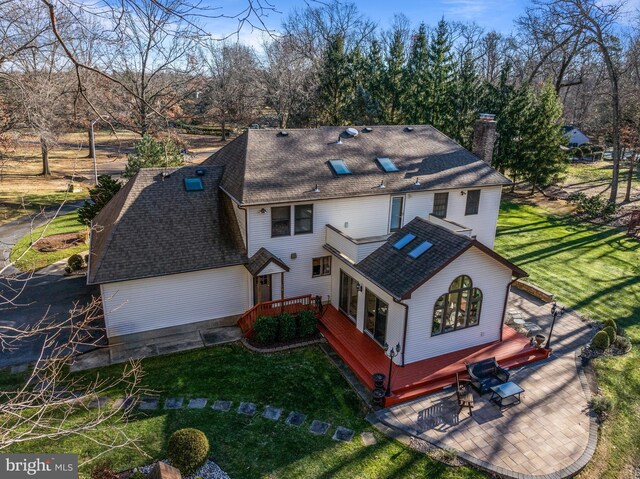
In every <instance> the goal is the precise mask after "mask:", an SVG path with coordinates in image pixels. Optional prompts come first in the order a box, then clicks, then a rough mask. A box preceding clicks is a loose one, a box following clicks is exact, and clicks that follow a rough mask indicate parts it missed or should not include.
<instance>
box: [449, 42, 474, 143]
mask: <svg viewBox="0 0 640 479" xmlns="http://www.w3.org/2000/svg"><path fill="white" fill-rule="evenodd" d="M455 89H456V94H455V96H454V106H455V111H454V114H453V118H452V124H453V130H452V131H451V136H452V138H453V139H454V140H456V141H457V142H458V143H460V144H461V145H462V146H464V147H465V148H467V149H471V145H472V137H473V124H474V122H475V120H476V118H477V117H478V106H479V93H480V88H479V85H478V76H477V74H476V70H475V66H474V64H473V58H472V56H471V52H467V53H466V55H465V56H464V59H463V61H462V64H461V65H460V69H459V70H458V74H457V77H456V80H455Z"/></svg>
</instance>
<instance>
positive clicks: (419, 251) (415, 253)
mask: <svg viewBox="0 0 640 479" xmlns="http://www.w3.org/2000/svg"><path fill="white" fill-rule="evenodd" d="M432 246H433V245H432V244H431V243H429V242H428V241H423V242H422V243H420V244H419V245H418V246H416V247H415V248H414V249H412V250H411V251H410V252H409V256H411V257H412V258H413V259H417V258H419V257H420V256H422V255H423V254H424V252H425V251H427V250H428V249H429V248H431V247H432Z"/></svg>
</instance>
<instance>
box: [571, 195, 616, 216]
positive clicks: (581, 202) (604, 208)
mask: <svg viewBox="0 0 640 479" xmlns="http://www.w3.org/2000/svg"><path fill="white" fill-rule="evenodd" d="M567 201H568V202H569V203H572V204H574V205H576V212H577V213H578V214H579V215H580V216H584V217H585V218H587V219H595V218H602V219H603V220H604V221H610V220H611V219H612V218H613V216H614V215H615V214H616V212H617V211H618V210H619V209H620V207H619V206H618V205H616V204H615V203H609V202H608V201H607V200H606V199H604V198H602V197H601V196H598V195H595V196H588V195H585V194H584V193H582V192H580V193H573V194H571V195H569V196H568V197H567Z"/></svg>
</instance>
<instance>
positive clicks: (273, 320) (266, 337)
mask: <svg viewBox="0 0 640 479" xmlns="http://www.w3.org/2000/svg"><path fill="white" fill-rule="evenodd" d="M279 323H280V321H279V320H278V318H277V317H276V316H260V317H259V318H258V319H256V322H255V323H254V325H253V330H254V331H255V333H256V340H257V341H258V342H259V343H260V344H273V343H275V342H276V340H277V339H278V324H279Z"/></svg>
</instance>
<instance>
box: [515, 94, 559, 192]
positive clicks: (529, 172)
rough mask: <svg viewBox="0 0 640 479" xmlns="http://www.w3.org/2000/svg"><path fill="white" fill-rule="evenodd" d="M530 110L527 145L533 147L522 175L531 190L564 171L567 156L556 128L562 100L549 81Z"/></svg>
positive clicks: (557, 127)
mask: <svg viewBox="0 0 640 479" xmlns="http://www.w3.org/2000/svg"><path fill="white" fill-rule="evenodd" d="M532 113H533V115H532V118H531V119H530V123H531V128H530V131H531V141H530V146H531V148H532V150H533V151H532V154H531V158H530V160H531V161H530V163H528V164H527V168H526V169H525V170H524V171H523V177H524V178H525V179H526V180H528V181H529V182H530V183H531V192H532V194H533V192H534V191H535V187H536V186H537V185H546V184H548V183H549V182H550V181H551V180H553V178H554V177H556V176H557V175H558V174H560V173H562V172H563V171H565V169H566V166H567V163H566V162H567V160H566V155H565V153H564V152H563V151H562V147H563V146H566V144H567V139H566V137H564V136H563V135H562V131H561V129H560V126H561V121H562V104H561V103H560V101H559V99H558V96H557V94H556V91H555V89H554V88H553V86H552V85H550V84H546V85H545V86H544V87H543V88H542V90H541V91H540V92H539V93H538V96H537V98H536V102H535V107H534V109H533V112H532Z"/></svg>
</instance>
